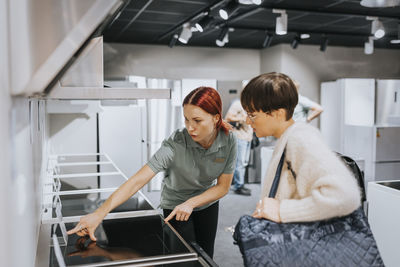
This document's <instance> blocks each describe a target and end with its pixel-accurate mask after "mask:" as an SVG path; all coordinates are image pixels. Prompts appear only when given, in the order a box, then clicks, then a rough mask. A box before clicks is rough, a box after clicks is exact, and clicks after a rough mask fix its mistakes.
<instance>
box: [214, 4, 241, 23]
mask: <svg viewBox="0 0 400 267" xmlns="http://www.w3.org/2000/svg"><path fill="white" fill-rule="evenodd" d="M238 9H239V4H238V3H237V2H236V1H235V0H231V1H230V2H229V3H228V4H227V5H226V6H224V7H222V8H221V9H220V10H219V12H218V13H219V15H220V17H221V18H222V19H224V20H227V19H229V17H231V16H232V14H234V13H235V12H236V11H237V10H238Z"/></svg>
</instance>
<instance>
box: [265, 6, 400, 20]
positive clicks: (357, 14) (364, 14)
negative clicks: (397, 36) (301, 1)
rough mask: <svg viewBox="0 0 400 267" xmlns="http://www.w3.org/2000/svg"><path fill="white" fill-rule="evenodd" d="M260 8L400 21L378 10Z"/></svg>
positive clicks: (399, 17)
mask: <svg viewBox="0 0 400 267" xmlns="http://www.w3.org/2000/svg"><path fill="white" fill-rule="evenodd" d="M259 8H262V9H267V10H270V9H284V10H286V11H287V12H290V11H292V12H302V13H309V14H319V15H333V16H353V17H367V16H371V17H379V18H387V19H400V15H399V16H387V15H385V16H381V15H377V14H376V13H374V12H376V10H374V11H368V12H349V11H340V12H338V11H335V12H332V11H328V10H326V9H305V8H292V7H288V6H286V7H285V6H276V5H263V6H260V7H259Z"/></svg>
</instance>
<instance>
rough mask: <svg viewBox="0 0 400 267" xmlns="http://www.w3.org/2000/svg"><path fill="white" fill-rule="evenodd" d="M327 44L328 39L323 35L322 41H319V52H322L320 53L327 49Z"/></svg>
mask: <svg viewBox="0 0 400 267" xmlns="http://www.w3.org/2000/svg"><path fill="white" fill-rule="evenodd" d="M328 43H329V39H328V37H326V36H324V35H323V36H322V39H321V45H320V47H319V50H320V51H322V52H325V51H326V48H327V47H328Z"/></svg>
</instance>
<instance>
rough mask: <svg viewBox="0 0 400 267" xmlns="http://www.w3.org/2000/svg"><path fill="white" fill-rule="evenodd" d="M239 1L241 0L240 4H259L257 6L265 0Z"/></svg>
mask: <svg viewBox="0 0 400 267" xmlns="http://www.w3.org/2000/svg"><path fill="white" fill-rule="evenodd" d="M238 2H239V4H242V5H257V6H259V5H261V4H262V2H263V1H262V0H239V1H238Z"/></svg>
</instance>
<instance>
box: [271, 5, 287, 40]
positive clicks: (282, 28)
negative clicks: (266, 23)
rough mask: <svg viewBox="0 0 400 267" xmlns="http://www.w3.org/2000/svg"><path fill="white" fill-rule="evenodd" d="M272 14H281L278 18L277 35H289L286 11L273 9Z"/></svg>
mask: <svg viewBox="0 0 400 267" xmlns="http://www.w3.org/2000/svg"><path fill="white" fill-rule="evenodd" d="M272 13H277V14H281V15H280V16H279V17H276V26H275V33H276V34H278V35H285V34H287V24H288V17H287V14H286V10H284V9H272Z"/></svg>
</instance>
